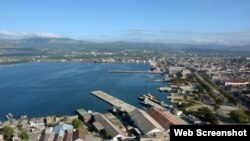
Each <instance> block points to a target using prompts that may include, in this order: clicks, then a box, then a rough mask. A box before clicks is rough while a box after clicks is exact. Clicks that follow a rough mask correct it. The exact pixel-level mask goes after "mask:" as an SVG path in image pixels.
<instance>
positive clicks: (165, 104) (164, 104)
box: [160, 101, 174, 108]
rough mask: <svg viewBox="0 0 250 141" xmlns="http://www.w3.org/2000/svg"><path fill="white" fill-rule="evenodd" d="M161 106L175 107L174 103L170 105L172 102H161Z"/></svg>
mask: <svg viewBox="0 0 250 141" xmlns="http://www.w3.org/2000/svg"><path fill="white" fill-rule="evenodd" d="M160 104H161V106H163V107H165V108H173V107H174V106H173V105H170V104H167V103H165V102H163V101H162V102H160Z"/></svg>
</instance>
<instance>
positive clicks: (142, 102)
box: [140, 101, 151, 108]
mask: <svg viewBox="0 0 250 141" xmlns="http://www.w3.org/2000/svg"><path fill="white" fill-rule="evenodd" d="M140 104H141V105H142V106H144V107H148V108H149V107H151V105H150V104H148V103H147V102H145V101H141V102H140Z"/></svg>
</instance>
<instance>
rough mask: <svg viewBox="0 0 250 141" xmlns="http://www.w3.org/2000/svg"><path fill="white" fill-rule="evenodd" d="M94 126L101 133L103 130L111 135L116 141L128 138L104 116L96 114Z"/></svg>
mask: <svg viewBox="0 0 250 141" xmlns="http://www.w3.org/2000/svg"><path fill="white" fill-rule="evenodd" d="M94 119H95V122H94V124H93V125H94V126H95V128H96V129H97V130H98V131H99V132H102V131H103V130H104V131H105V132H107V133H109V134H110V136H111V137H112V138H113V140H114V141H116V140H120V139H124V138H126V137H127V136H126V134H125V133H124V132H123V131H122V130H120V129H119V128H118V127H117V126H115V125H114V124H113V123H112V122H111V121H110V120H108V119H107V118H106V117H105V116H104V115H103V114H100V113H96V114H94Z"/></svg>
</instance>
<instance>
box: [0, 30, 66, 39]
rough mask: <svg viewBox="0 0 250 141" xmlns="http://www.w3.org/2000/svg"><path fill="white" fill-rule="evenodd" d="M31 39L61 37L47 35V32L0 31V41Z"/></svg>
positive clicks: (52, 34) (51, 34) (59, 36)
mask: <svg viewBox="0 0 250 141" xmlns="http://www.w3.org/2000/svg"><path fill="white" fill-rule="evenodd" d="M31 37H40V38H61V37H62V36H61V35H58V34H54V33H49V32H36V33H29V32H20V33H15V32H9V31H0V39H19V38H31Z"/></svg>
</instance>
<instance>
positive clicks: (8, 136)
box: [2, 126, 14, 141]
mask: <svg viewBox="0 0 250 141" xmlns="http://www.w3.org/2000/svg"><path fill="white" fill-rule="evenodd" d="M2 132H3V137H4V139H5V140H7V141H10V140H12V137H13V134H14V130H13V129H12V128H11V127H9V126H4V127H3V129H2Z"/></svg>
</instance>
